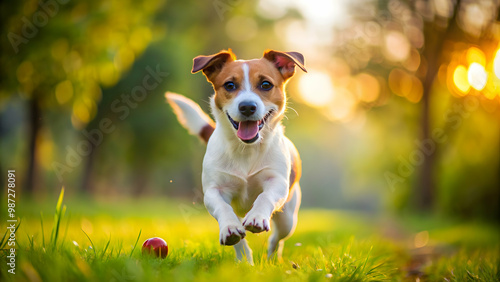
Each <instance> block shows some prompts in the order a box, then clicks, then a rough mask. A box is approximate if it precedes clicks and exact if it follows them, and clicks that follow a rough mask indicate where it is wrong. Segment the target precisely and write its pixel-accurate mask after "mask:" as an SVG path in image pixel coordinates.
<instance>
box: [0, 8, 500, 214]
mask: <svg viewBox="0 0 500 282" xmlns="http://www.w3.org/2000/svg"><path fill="white" fill-rule="evenodd" d="M0 5H1V7H2V8H1V11H0V13H1V17H0V21H1V25H0V26H1V27H0V28H1V29H2V37H1V39H0V40H1V43H0V44H1V50H2V51H1V55H0V65H1V68H0V142H1V147H0V150H1V151H0V171H1V173H0V180H1V181H2V183H6V175H7V169H15V170H16V179H17V186H18V188H17V189H18V196H19V197H21V198H27V197H31V198H35V199H38V200H40V201H43V199H46V198H47V197H50V198H55V197H56V196H57V195H58V193H59V191H60V189H61V186H64V187H65V188H66V193H67V194H68V195H69V197H78V196H87V197H91V198H101V199H105V200H112V199H121V198H129V197H164V198H165V199H177V198H181V199H183V200H185V201H188V202H193V203H195V204H202V197H201V196H200V195H201V181H200V178H201V163H202V158H203V155H204V151H205V146H204V145H203V144H202V143H201V142H200V141H199V140H198V139H196V138H195V137H193V136H190V135H188V133H187V132H186V131H185V130H184V129H183V128H182V127H181V126H180V125H179V123H178V122H177V120H176V119H175V117H174V115H173V113H172V110H171V108H170V107H169V106H168V105H167V104H166V103H165V98H164V93H165V92H166V91H173V92H178V93H182V94H184V95H186V96H187V97H189V98H191V99H193V100H195V101H197V102H199V103H200V104H201V106H202V108H203V109H205V110H208V99H209V97H210V96H211V95H212V93H213V90H212V88H211V85H210V84H209V83H207V82H206V80H205V78H204V77H203V75H202V74H196V75H192V74H191V73H190V70H191V66H192V59H193V58H194V57H195V56H197V55H201V54H203V55H209V54H213V53H216V52H218V51H220V50H222V49H227V48H232V49H233V51H234V53H235V54H236V55H237V56H238V58H240V59H252V58H260V57H261V56H262V53H263V51H264V50H265V49H268V48H269V49H276V50H282V51H298V52H301V53H302V54H303V55H304V56H305V58H306V67H307V69H308V71H309V72H308V73H301V72H299V71H298V72H297V74H296V75H295V77H294V78H293V79H292V80H291V82H290V83H289V84H288V87H287V94H288V96H289V97H290V99H289V104H288V107H289V109H288V111H287V118H286V119H285V120H284V124H285V126H286V133H287V136H288V137H289V138H290V139H291V140H292V141H293V142H294V143H295V144H296V146H297V147H298V149H299V151H300V153H301V156H302V159H303V166H304V172H303V178H302V181H301V182H302V187H303V207H322V208H331V209H351V210H363V211H370V212H387V211H389V212H393V213H401V212H415V211H416V212H425V213H435V214H442V215H447V216H450V215H451V216H454V217H460V218H473V219H481V220H484V219H486V220H495V219H499V218H500V183H499V182H500V179H499V178H500V165H499V162H500V150H499V148H500V114H499V113H500V105H499V104H500V43H499V42H500V18H499V12H498V11H499V5H500V2H499V1H496V0H495V1H472V0H470V1H466V0H457V1H451V0H429V1H423V0H419V1H398V0H390V1H370V0H357V1H348V0H336V1H323V0H309V1H301V0H293V1H287V0H269V1H264V0H260V1H242V0H210V1H193V0H184V1H179V0H145V1H130V0H120V1H97V0H90V1H67V0H47V1H41V2H39V1H34V0H33V1H3V2H2V3H1V4H0ZM3 187H6V186H5V185H3ZM5 189H6V188H5ZM6 194H7V193H6V192H5V193H2V195H1V196H0V197H2V198H5V196H6Z"/></svg>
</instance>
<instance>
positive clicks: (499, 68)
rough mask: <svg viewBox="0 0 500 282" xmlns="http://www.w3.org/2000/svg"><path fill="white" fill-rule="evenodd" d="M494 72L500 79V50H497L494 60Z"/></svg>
mask: <svg viewBox="0 0 500 282" xmlns="http://www.w3.org/2000/svg"><path fill="white" fill-rule="evenodd" d="M493 71H494V72H495V75H496V76H497V78H499V79H500V49H498V50H497V53H496V55H495V59H494V60H493Z"/></svg>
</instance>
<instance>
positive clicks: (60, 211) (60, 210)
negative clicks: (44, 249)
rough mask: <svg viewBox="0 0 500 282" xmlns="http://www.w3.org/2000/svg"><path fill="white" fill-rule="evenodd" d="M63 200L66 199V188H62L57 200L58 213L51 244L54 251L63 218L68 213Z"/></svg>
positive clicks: (55, 216) (55, 217)
mask: <svg viewBox="0 0 500 282" xmlns="http://www.w3.org/2000/svg"><path fill="white" fill-rule="evenodd" d="M63 199H64V186H63V187H62V188H61V193H60V194H59V199H58V200H57V205H56V213H55V215H54V227H53V228H52V234H51V236H50V243H51V246H52V248H53V249H55V248H56V245H57V238H58V237H59V227H60V225H61V218H62V217H63V216H64V213H65V212H66V205H64V206H62V202H63ZM61 206H62V208H61Z"/></svg>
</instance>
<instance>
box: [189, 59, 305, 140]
mask: <svg viewBox="0 0 500 282" xmlns="http://www.w3.org/2000/svg"><path fill="white" fill-rule="evenodd" d="M295 66H298V67H299V68H300V69H302V70H303V71H306V69H305V67H304V57H303V56H302V54H300V53H297V52H279V51H273V50H267V51H265V52H264V56H263V57H262V58H261V59H254V60H248V61H247V60H236V56H235V55H234V54H233V53H232V52H231V50H228V51H225V50H224V51H221V52H219V53H217V54H214V55H211V56H198V57H196V58H194V60H193V69H192V71H191V72H192V73H196V72H198V71H200V70H202V71H203V74H204V75H205V76H206V77H207V80H208V81H209V82H210V83H212V85H213V88H214V90H215V97H214V102H215V109H214V110H215V111H217V113H215V114H216V115H217V116H218V117H222V118H219V120H218V122H219V123H222V125H223V126H228V127H230V128H232V129H234V130H232V131H233V132H234V133H235V134H236V136H237V137H238V138H239V139H240V140H241V141H243V142H244V143H246V144H252V143H257V142H259V141H260V140H261V139H262V138H261V135H265V134H267V133H266V132H271V131H272V130H273V129H274V128H275V127H276V125H277V124H278V123H279V121H280V120H281V119H282V118H283V114H284V112H285V104H286V95H285V89H284V88H285V85H286V83H287V81H288V80H289V79H290V78H291V77H292V76H293V75H294V73H295ZM306 72H307V71H306Z"/></svg>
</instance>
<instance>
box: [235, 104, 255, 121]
mask: <svg viewBox="0 0 500 282" xmlns="http://www.w3.org/2000/svg"><path fill="white" fill-rule="evenodd" d="M238 109H239V110H240V113H241V114H242V115H244V116H246V117H249V116H251V115H253V114H254V113H255V111H257V103H255V102H248V101H244V102H241V103H240V104H239V106H238Z"/></svg>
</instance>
